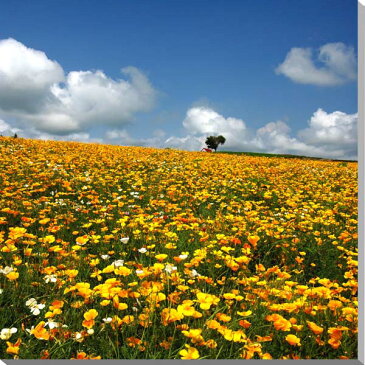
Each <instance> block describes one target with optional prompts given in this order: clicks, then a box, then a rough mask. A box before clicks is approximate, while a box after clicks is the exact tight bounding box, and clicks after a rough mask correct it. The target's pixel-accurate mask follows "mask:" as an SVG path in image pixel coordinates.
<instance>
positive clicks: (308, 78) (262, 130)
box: [0, 0, 357, 158]
mask: <svg viewBox="0 0 365 365" xmlns="http://www.w3.org/2000/svg"><path fill="white" fill-rule="evenodd" d="M0 24H1V26H0V96H1V95H3V96H4V95H5V96H6V97H5V98H3V102H2V104H1V101H0V120H1V121H2V124H0V129H2V130H1V131H2V132H3V134H7V133H8V134H10V133H12V132H13V131H14V130H18V131H19V134H20V135H24V136H29V137H33V138H50V139H51V138H52V139H53V138H54V139H76V140H84V141H99V142H103V143H114V144H125V145H128V144H129V145H130V144H141V145H154V146H157V147H166V146H170V147H175V148H182V149H191V150H199V149H200V148H201V147H202V145H203V144H204V139H205V137H206V136H207V135H210V134H225V136H228V138H227V142H226V144H225V145H224V146H223V147H222V149H227V150H247V151H248V150H255V151H265V152H279V153H280V152H282V153H294V154H302V153H303V154H307V155H313V156H314V155H316V156H323V157H334V158H340V157H346V158H353V157H354V156H355V155H356V140H355V139H356V135H355V130H356V123H357V115H356V113H357V81H356V75H355V74H354V72H356V67H355V66H356V63H355V61H356V57H357V2H356V1H354V0H342V1H341V0H338V1H333V0H332V1H330V0H313V1H312V0H306V1H303V2H300V1H293V0H266V1H257V0H240V1H234V0H231V1H220V0H219V1H218V0H209V1H208V0H195V1H190V0H184V1H174V0H173V1H171V0H170V1H162V0H155V1H148V0H146V1H142V0H140V1H132V0H130V1H129V0H125V1H105V0H104V1H100V0H98V1H96V0H78V1H66V0H64V1H45V0H44V1H37V0H33V1H24V2H22V3H21V4H20V3H19V2H14V1H3V2H2V9H1V13H0ZM9 39H12V41H13V43H12V42H9ZM1 49H2V51H1ZM33 50H36V51H38V52H43V56H42V55H41V54H38V56H37V57H38V59H37V57H36V58H35V59H32V56H31V55H30V54H31V53H32V51H33ZM291 51H292V52H291ZM290 52H291V53H290ZM28 56H29V57H28ZM20 59H21V60H22V64H21V65H20V66H19V67H15V66H14V67H13V68H11V67H10V66H9V64H12V65H15V64H17V63H18V62H17V61H18V60H20ZM285 60H287V62H285ZM42 65H43V66H44V67H43V66H42ZM280 65H282V67H281V68H280ZM129 66H132V68H133V69H132V71H131V69H129V71H128V72H127V74H123V73H121V69H123V68H126V67H129ZM9 67H10V68H9ZM42 67H43V68H42ZM39 68H41V71H39ZM97 70H99V71H102V72H103V74H97ZM80 71H84V72H89V73H90V74H87V75H86V74H76V73H77V72H80ZM37 72H38V73H37ZM39 72H41V74H39ZM73 72H74V74H73V75H74V78H73V81H72V80H71V79H69V78H68V77H69V76H70V73H73ZM75 72H76V73H75ZM2 73H3V74H2ZM131 73H132V74H133V75H134V77H135V78H138V76H141V77H142V78H143V80H142V81H141V82H140V83H139V84H138V82H137V81H135V82H134V81H133V80H131V77H132V76H131V75H132V74H131ZM61 74H62V75H61ZM24 75H27V77H28V76H29V78H31V77H32V75H33V76H34V77H33V78H34V79H33V80H28V81H29V82H28V81H27V82H26V83H25V82H20V81H19V80H24V77H26V76H24ZM76 76H77V77H76ZM1 77H3V78H1ZM47 77H48V79H47ZM41 79H42V80H43V79H47V80H46V81H44V82H43V81H42V83H40V81H39V80H41ZM101 79H103V80H104V81H105V80H106V81H105V82H104V81H103V82H104V88H100V87H98V88H97V90H96V86H95V85H96V84H98V85H99V84H100V80H101ZM120 79H121V80H124V84H123V85H118V84H117V83H118V80H120ZM2 81H3V85H5V84H7V90H9V85H10V86H11V88H13V89H14V97H13V99H12V100H10V99H11V97H10V96H9V91H8V92H6V91H5V90H4V94H2V92H1V82H2ZM32 81H33V84H32V83H31V82H32ZM72 82H73V83H72ZM55 84H56V86H57V87H56V89H57V90H58V93H57V95H56V94H55V92H54V87H53V86H54V85H55ZM76 84H77V87H78V88H77V90H76V89H75V85H76ZM110 86H111V87H112V89H113V88H114V89H113V90H114V91H113V92H114V94H115V95H114V96H115V98H114V99H113V100H112V101H110V100H109V99H108V97H109V96H108V93H109V92H110ZM126 89H128V90H129V91H126ZM19 90H21V93H23V92H24V94H22V95H23V96H24V97H21V98H20V97H19V94H17V92H18V91H19ZM72 90H74V92H73V91H72ZM75 90H76V91H75ZM87 90H89V95H88V96H85V93H86V92H87ZM108 90H109V91H108ZM94 92H95V94H93V93H94ZM42 93H43V94H42ZM103 93H105V95H104V94H103ZM126 93H127V94H126ZM10 94H11V95H13V94H12V93H10ZM30 95H32V98H31V97H30ZM90 95H94V97H90ZM35 96H37V98H38V99H36V97H35ZM83 98H84V99H83ZM104 98H105V99H104ZM5 99H6V100H5ZM50 99H52V100H53V99H54V100H53V101H50ZM4 100H5V101H4ZM27 102H29V103H32V105H38V106H39V108H38V109H37V108H33V109H32V110H30V109H29V108H28V109H27V108H26V107H25V105H26V104H27ZM98 102H100V103H101V104H102V105H101V106H100V107H98V105H97V104H98ZM109 102H110V103H109ZM47 103H49V104H47ZM118 103H119V104H118ZM10 105H11V107H10ZM95 105H96V106H95ZM103 105H104V106H105V105H106V106H107V109H106V111H105V110H104V109H103ZM83 108H86V109H85V110H88V111H89V110H90V109H91V108H94V109H95V110H98V111H99V112H98V113H95V114H92V113H89V114H88V116H86V117H85V115H86V114H87V113H86V114H85V112H84V109H83ZM113 108H115V110H113ZM103 110H104V112H105V113H106V114H105V115H106V116H105V119H103V117H102V116H103ZM118 115H120V118H119V119H118ZM63 126H64V127H63ZM308 129H309V130H308ZM221 131H222V132H221ZM220 132H221V133H220ZM341 138H342V139H341Z"/></svg>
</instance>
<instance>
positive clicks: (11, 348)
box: [6, 338, 22, 355]
mask: <svg viewBox="0 0 365 365" xmlns="http://www.w3.org/2000/svg"><path fill="white" fill-rule="evenodd" d="M21 343H22V340H21V339H20V338H18V340H17V341H16V342H15V343H11V342H8V341H6V344H7V345H8V347H7V349H6V353H8V354H14V355H18V353H19V347H20V344H21Z"/></svg>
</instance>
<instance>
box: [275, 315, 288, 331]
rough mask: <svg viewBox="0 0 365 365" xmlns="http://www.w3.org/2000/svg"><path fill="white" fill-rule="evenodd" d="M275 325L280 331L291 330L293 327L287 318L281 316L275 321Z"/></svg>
mask: <svg viewBox="0 0 365 365" xmlns="http://www.w3.org/2000/svg"><path fill="white" fill-rule="evenodd" d="M274 327H275V329H276V330H278V331H285V332H287V331H290V328H291V327H292V325H291V323H290V322H289V321H288V320H286V319H285V318H280V319H278V320H277V321H275V322H274Z"/></svg>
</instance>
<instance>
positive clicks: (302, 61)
mask: <svg viewBox="0 0 365 365" xmlns="http://www.w3.org/2000/svg"><path fill="white" fill-rule="evenodd" d="M316 63H317V64H320V66H317V65H316ZM356 68H357V61H356V56H355V52H354V49H353V47H348V46H346V45H345V44H343V43H341V42H338V43H327V44H325V45H323V46H322V47H320V48H319V50H318V52H317V54H316V58H314V59H313V51H312V49H311V48H292V49H291V50H290V51H289V52H288V54H287V55H286V58H285V60H284V62H283V63H282V64H280V65H279V66H278V67H277V68H276V70H275V71H276V73H277V74H283V75H285V76H287V77H288V78H290V79H291V80H292V81H294V82H298V83H302V84H312V85H319V86H333V85H340V84H344V83H346V82H349V81H353V80H356V77H357V76H356Z"/></svg>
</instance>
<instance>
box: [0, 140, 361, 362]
mask: <svg viewBox="0 0 365 365" xmlns="http://www.w3.org/2000/svg"><path fill="white" fill-rule="evenodd" d="M357 304H358V303H357V164H356V163H354V162H346V163H345V162H338V161H324V160H311V159H285V158H275V157H271V158H269V157H252V156H245V155H233V154H219V153H216V154H215V153H211V154H205V153H201V152H182V151H175V150H169V149H153V148H142V147H118V146H107V145H99V144H82V143H75V142H52V141H36V140H26V139H20V138H18V139H13V138H6V137H1V138H0V308H1V316H0V331H1V333H0V358H2V359H12V358H19V359H37V358H42V359H71V358H73V359H93V358H94V359H100V358H102V359H136V358H140V359H198V358H206V359H354V358H357Z"/></svg>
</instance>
